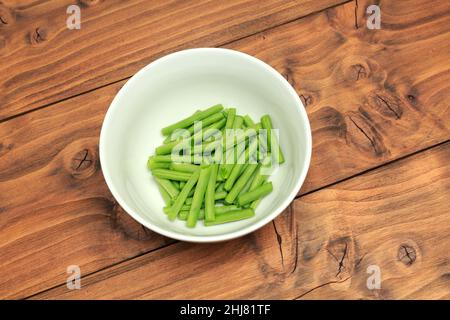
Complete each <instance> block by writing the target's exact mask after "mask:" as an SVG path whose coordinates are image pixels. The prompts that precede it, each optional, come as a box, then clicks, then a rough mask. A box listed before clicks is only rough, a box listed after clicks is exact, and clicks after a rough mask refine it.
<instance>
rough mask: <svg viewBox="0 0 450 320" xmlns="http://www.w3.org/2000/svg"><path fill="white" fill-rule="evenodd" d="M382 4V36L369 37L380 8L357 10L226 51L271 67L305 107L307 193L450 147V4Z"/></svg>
mask: <svg viewBox="0 0 450 320" xmlns="http://www.w3.org/2000/svg"><path fill="white" fill-rule="evenodd" d="M379 2H380V8H381V15H382V20H381V21H382V25H381V30H369V29H367V28H366V27H365V23H366V17H365V11H366V8H367V6H368V5H369V4H372V1H358V3H359V5H358V7H356V8H355V3H354V2H352V3H348V4H345V5H342V6H339V7H337V8H335V9H331V10H327V11H326V12H324V13H321V14H317V15H314V16H310V17H306V18H304V19H301V20H299V21H296V22H293V23H290V24H288V25H285V26H282V27H279V28H276V29H273V30H269V31H266V32H263V33H261V34H258V35H256V36H253V37H250V38H247V39H243V40H241V41H238V42H235V43H232V44H230V45H228V47H229V48H232V49H237V50H241V51H244V52H247V53H249V54H252V55H254V56H256V57H258V58H260V59H262V60H264V61H267V62H269V63H270V64H271V65H272V66H274V67H275V68H276V69H277V70H278V71H279V72H280V73H282V74H283V75H285V77H286V78H287V79H288V80H289V82H290V83H291V84H292V85H293V86H294V87H295V88H296V90H297V92H298V94H299V95H300V96H301V97H302V99H303V101H304V102H305V104H306V108H307V111H308V115H309V118H310V121H311V125H312V136H313V153H312V166H311V168H310V171H309V174H308V178H307V181H306V182H305V185H304V186H303V188H302V191H303V192H308V191H311V190H313V189H315V188H317V187H318V186H323V185H327V184H329V183H333V182H334V181H338V180H341V179H343V178H346V177H348V176H351V175H353V174H356V173H358V172H361V171H363V170H366V169H367V168H370V167H374V166H377V165H380V164H382V163H386V162H387V161H390V160H391V159H395V158H398V157H399V156H401V155H403V154H409V153H412V152H414V151H416V150H420V149H422V148H425V147H427V146H429V145H433V144H436V143H439V142H441V141H444V140H446V139H448V138H449V137H450V104H449V103H448V100H449V98H450V1H431V2H430V1H424V0H405V1H379ZM355 10H357V13H358V14H357V17H358V18H357V21H358V23H359V27H358V29H356V28H355V23H356V22H355Z"/></svg>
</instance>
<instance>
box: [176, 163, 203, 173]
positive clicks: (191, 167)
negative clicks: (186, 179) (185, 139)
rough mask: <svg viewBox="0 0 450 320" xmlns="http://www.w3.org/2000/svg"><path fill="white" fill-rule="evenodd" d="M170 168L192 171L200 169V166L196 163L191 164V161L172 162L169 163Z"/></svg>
mask: <svg viewBox="0 0 450 320" xmlns="http://www.w3.org/2000/svg"><path fill="white" fill-rule="evenodd" d="M170 169H171V170H175V171H181V172H190V173H193V172H195V171H197V170H200V166H197V165H195V164H191V163H179V162H172V163H171V164H170Z"/></svg>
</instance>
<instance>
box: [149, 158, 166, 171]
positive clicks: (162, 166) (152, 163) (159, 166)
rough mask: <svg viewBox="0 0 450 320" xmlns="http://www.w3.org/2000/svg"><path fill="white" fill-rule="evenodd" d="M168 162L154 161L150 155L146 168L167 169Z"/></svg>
mask: <svg viewBox="0 0 450 320" xmlns="http://www.w3.org/2000/svg"><path fill="white" fill-rule="evenodd" d="M169 167H170V162H155V161H154V160H153V158H152V157H150V158H148V161H147V168H148V169H149V170H153V169H169Z"/></svg>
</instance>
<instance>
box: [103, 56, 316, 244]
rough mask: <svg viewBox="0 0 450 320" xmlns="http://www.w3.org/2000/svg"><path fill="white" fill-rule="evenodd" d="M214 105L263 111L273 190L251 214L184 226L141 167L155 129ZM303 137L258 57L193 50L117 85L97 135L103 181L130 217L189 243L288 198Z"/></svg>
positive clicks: (269, 214)
mask: <svg viewBox="0 0 450 320" xmlns="http://www.w3.org/2000/svg"><path fill="white" fill-rule="evenodd" d="M217 103H221V104H223V105H224V106H225V107H231V106H233V107H236V108H237V111H238V113H239V114H243V115H245V114H249V115H250V116H251V117H252V118H253V119H254V120H255V121H258V120H259V119H260V117H261V116H262V115H263V114H266V113H267V114H270V115H271V117H272V120H273V124H274V127H275V128H279V139H280V144H281V147H282V149H283V152H284V155H285V158H286V162H285V163H284V164H283V165H282V166H281V167H279V168H278V169H277V170H276V172H275V173H274V174H273V175H272V176H271V177H270V180H271V181H272V182H273V184H274V191H273V192H272V194H270V195H269V196H268V197H266V198H265V199H264V200H263V201H262V202H261V204H260V205H259V207H258V208H257V210H256V217H254V218H252V219H247V220H243V221H239V222H234V223H228V224H223V225H219V226H214V227H204V226H203V223H202V222H199V223H198V224H197V227H196V228H193V229H190V228H187V227H186V226H185V222H184V221H175V222H171V221H169V220H168V219H167V216H166V215H165V214H164V213H163V211H162V208H163V207H164V203H163V200H162V198H161V195H160V193H159V191H158V188H157V186H156V184H155V182H154V180H153V178H152V176H151V173H150V172H149V171H148V170H147V168H146V163H147V159H148V157H149V156H150V155H153V154H154V149H155V148H156V147H157V146H159V145H161V144H162V141H163V139H164V138H163V136H162V135H161V128H162V127H165V126H167V125H169V124H171V123H173V122H176V121H179V120H181V119H182V118H184V117H187V116H189V115H191V114H192V113H193V112H195V111H196V110H198V109H204V108H207V107H209V106H211V105H214V104H217ZM310 149H311V138H310V128H309V123H308V120H307V118H306V113H305V112H304V110H303V105H302V104H301V101H300V99H299V98H298V96H297V95H296V94H295V91H294V90H293V89H292V88H291V87H290V86H289V84H288V83H287V82H286V81H285V80H284V79H283V78H282V77H281V76H280V75H279V74H278V73H276V72H275V71H274V70H273V69H272V68H270V67H268V66H267V65H266V64H264V63H262V62H261V61H259V60H257V59H255V58H252V57H250V56H247V55H245V54H242V53H238V52H235V51H231V50H223V49H194V50H186V51H181V52H178V53H175V54H172V55H169V56H166V57H164V58H162V59H159V60H157V61H155V62H154V63H152V64H150V65H148V66H147V67H145V68H144V69H142V70H141V71H139V72H138V73H137V74H136V75H135V76H134V77H133V78H131V79H130V80H129V81H128V82H127V84H126V85H125V86H124V87H123V88H122V89H121V91H120V92H119V93H118V95H117V96H116V98H115V99H114V101H113V103H112V104H111V107H110V109H109V110H108V113H107V116H106V118H105V122H104V125H103V128H102V134H101V139H100V157H101V163H102V170H103V172H104V175H105V179H106V181H107V183H108V186H109V187H110V189H111V191H112V193H113V195H114V196H115V198H116V199H117V200H118V201H119V203H120V204H121V205H122V207H124V209H125V210H126V211H127V212H128V213H129V214H131V215H132V216H133V217H134V218H135V219H136V220H138V221H139V222H140V223H142V224H144V225H145V226H147V227H149V228H150V229H153V230H154V231H157V232H159V233H162V234H165V235H167V236H171V237H173V238H177V239H181V240H190V241H208V240H212V241H215V240H223V239H226V238H231V237H234V236H239V235H242V234H245V233H247V232H250V231H252V230H254V229H256V228H257V227H260V226H261V225H263V224H265V223H267V222H268V221H270V220H271V219H272V218H273V217H275V216H276V215H277V214H279V213H280V212H281V211H282V210H283V209H284V208H285V207H286V206H287V205H288V204H289V202H290V201H292V198H293V197H294V196H295V194H296V192H297V191H298V189H299V187H300V185H301V183H302V182H303V180H304V177H305V175H306V171H307V169H308V166H309V158H310Z"/></svg>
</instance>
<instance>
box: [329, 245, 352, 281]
mask: <svg viewBox="0 0 450 320" xmlns="http://www.w3.org/2000/svg"><path fill="white" fill-rule="evenodd" d="M326 249H327V252H328V254H329V256H330V257H331V262H332V269H334V270H335V277H336V278H342V277H343V278H346V277H347V276H348V275H350V274H351V273H352V270H353V265H352V263H351V261H353V254H354V253H353V251H354V248H353V241H352V239H351V238H350V237H347V236H344V237H340V238H337V239H332V240H330V241H329V242H328V245H327V248H326Z"/></svg>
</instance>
